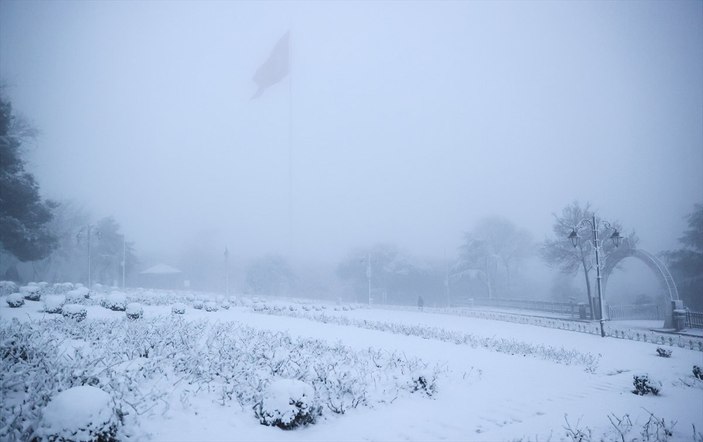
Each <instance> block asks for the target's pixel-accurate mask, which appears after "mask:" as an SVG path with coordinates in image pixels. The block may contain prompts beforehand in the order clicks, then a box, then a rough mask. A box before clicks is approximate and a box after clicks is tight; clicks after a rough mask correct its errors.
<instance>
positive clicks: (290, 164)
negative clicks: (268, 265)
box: [288, 31, 293, 258]
mask: <svg viewBox="0 0 703 442" xmlns="http://www.w3.org/2000/svg"><path fill="white" fill-rule="evenodd" d="M288 32H289V34H288V255H289V256H290V257H291V258H292V255H293V36H292V35H291V34H292V32H291V31H288Z"/></svg>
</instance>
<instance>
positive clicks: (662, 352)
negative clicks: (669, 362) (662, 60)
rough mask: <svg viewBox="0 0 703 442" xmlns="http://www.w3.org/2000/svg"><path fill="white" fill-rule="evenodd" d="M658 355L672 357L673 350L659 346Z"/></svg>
mask: <svg viewBox="0 0 703 442" xmlns="http://www.w3.org/2000/svg"><path fill="white" fill-rule="evenodd" d="M657 356H659V357H662V358H670V357H671V350H667V349H665V348H661V347H657Z"/></svg>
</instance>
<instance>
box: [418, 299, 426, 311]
mask: <svg viewBox="0 0 703 442" xmlns="http://www.w3.org/2000/svg"><path fill="white" fill-rule="evenodd" d="M424 306H425V301H424V300H423V299H422V296H418V297H417V309H418V310H420V311H422V308H423V307H424Z"/></svg>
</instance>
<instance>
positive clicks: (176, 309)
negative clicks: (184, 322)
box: [171, 302, 186, 315]
mask: <svg viewBox="0 0 703 442" xmlns="http://www.w3.org/2000/svg"><path fill="white" fill-rule="evenodd" d="M185 312H186V305H185V304H181V303H180V302H179V303H176V304H173V305H172V306H171V313H173V314H174V315H182V314H184V313H185Z"/></svg>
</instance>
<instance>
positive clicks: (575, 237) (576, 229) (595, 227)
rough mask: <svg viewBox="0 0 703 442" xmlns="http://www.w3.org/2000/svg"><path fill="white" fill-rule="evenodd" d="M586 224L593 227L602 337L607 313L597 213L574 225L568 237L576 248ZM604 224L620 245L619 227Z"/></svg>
mask: <svg viewBox="0 0 703 442" xmlns="http://www.w3.org/2000/svg"><path fill="white" fill-rule="evenodd" d="M586 225H589V226H590V227H591V231H592V233H593V248H594V249H595V251H596V286H597V287H598V304H599V306H600V335H601V337H605V327H604V324H605V314H604V311H603V290H602V288H601V276H600V247H601V241H599V240H598V220H597V219H596V215H595V214H594V215H593V216H592V218H591V219H588V218H584V219H582V220H581V221H579V223H578V224H576V226H574V228H573V229H572V230H571V233H569V236H568V238H569V240H570V241H571V245H573V246H574V248H575V247H576V246H577V245H578V243H579V239H580V236H579V234H578V232H579V231H580V230H582V229H584V228H585V227H586ZM603 225H604V226H605V228H606V229H608V230H612V231H613V233H612V235H610V237H609V238H610V240H611V241H613V244H614V245H615V247H620V242H621V241H622V236H620V232H619V231H618V229H616V228H615V227H613V226H611V225H610V223H608V222H607V221H603Z"/></svg>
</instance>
